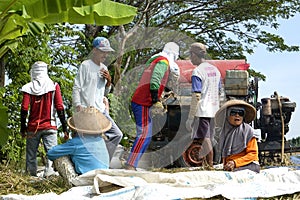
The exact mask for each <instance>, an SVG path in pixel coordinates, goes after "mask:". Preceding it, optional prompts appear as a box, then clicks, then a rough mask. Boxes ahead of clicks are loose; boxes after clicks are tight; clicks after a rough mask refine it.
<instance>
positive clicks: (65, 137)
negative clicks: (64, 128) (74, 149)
mask: <svg viewBox="0 0 300 200" xmlns="http://www.w3.org/2000/svg"><path fill="white" fill-rule="evenodd" d="M68 139H69V133H68V132H64V140H68Z"/></svg>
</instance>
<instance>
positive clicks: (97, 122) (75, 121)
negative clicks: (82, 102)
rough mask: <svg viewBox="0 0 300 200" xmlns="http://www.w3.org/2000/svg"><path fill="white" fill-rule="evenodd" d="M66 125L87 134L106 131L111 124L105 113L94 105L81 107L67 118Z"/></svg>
mask: <svg viewBox="0 0 300 200" xmlns="http://www.w3.org/2000/svg"><path fill="white" fill-rule="evenodd" d="M67 123H68V126H69V127H70V128H71V129H73V130H75V131H77V132H79V133H87V134H101V133H104V132H106V131H108V130H109V129H110V128H111V126H112V124H111V122H110V121H109V120H108V119H107V117H106V116H105V115H103V114H102V113H101V112H99V111H98V110H97V109H96V108H94V107H87V108H83V109H82V110H81V111H79V112H76V113H74V115H73V116H72V117H70V118H69V119H68V120H67Z"/></svg>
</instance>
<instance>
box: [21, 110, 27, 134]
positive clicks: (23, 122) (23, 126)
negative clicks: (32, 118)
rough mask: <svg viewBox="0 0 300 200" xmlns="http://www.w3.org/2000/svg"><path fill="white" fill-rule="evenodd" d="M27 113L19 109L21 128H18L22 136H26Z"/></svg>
mask: <svg viewBox="0 0 300 200" xmlns="http://www.w3.org/2000/svg"><path fill="white" fill-rule="evenodd" d="M27 115H28V111H26V110H21V130H20V133H21V136H22V138H25V137H26V130H27V126H26V118H27Z"/></svg>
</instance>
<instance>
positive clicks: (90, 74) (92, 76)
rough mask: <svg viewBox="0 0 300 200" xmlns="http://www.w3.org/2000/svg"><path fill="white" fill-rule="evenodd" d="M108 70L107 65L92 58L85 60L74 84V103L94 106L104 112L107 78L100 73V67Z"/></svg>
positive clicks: (75, 104)
mask: <svg viewBox="0 0 300 200" xmlns="http://www.w3.org/2000/svg"><path fill="white" fill-rule="evenodd" d="M102 68H103V69H105V70H107V67H106V66H105V65H104V64H102V63H100V65H97V64H95V63H94V62H93V61H92V60H90V59H89V60H85V61H83V62H82V63H81V65H80V67H79V69H78V73H77V76H76V78H75V81H74V86H73V94H72V98H73V105H74V106H75V108H76V107H77V106H79V105H81V106H83V107H88V106H93V107H95V108H97V109H98V110H99V111H100V112H102V113H103V112H104V109H105V104H104V103H103V98H104V95H105V93H106V92H107V91H106V90H107V89H110V88H106V87H105V85H106V82H107V80H106V79H105V78H103V77H102V76H101V75H100V69H102Z"/></svg>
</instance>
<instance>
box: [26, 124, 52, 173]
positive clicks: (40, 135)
mask: <svg viewBox="0 0 300 200" xmlns="http://www.w3.org/2000/svg"><path fill="white" fill-rule="evenodd" d="M33 134H34V133H33V132H28V133H27V139H26V171H27V172H28V173H29V174H30V175H31V176H37V160H36V157H37V151H38V148H39V144H40V140H41V139H42V140H43V145H44V149H45V151H46V153H47V152H48V150H49V149H51V148H52V147H54V146H56V145H57V130H53V129H48V130H42V131H38V132H36V135H34V136H33ZM50 170H52V171H53V168H52V161H50V160H49V159H47V163H46V166H45V173H48V171H50Z"/></svg>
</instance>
